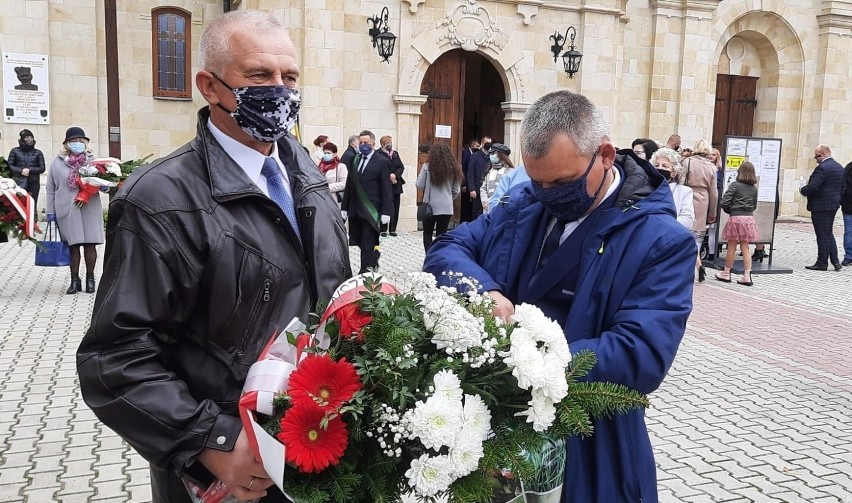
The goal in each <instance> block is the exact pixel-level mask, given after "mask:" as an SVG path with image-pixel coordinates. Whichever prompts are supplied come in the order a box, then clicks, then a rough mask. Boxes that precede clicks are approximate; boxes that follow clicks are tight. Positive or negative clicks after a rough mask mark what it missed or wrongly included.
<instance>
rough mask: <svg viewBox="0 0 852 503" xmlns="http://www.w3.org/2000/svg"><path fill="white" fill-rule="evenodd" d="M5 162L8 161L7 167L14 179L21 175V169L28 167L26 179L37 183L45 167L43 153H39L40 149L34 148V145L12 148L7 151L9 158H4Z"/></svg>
mask: <svg viewBox="0 0 852 503" xmlns="http://www.w3.org/2000/svg"><path fill="white" fill-rule="evenodd" d="M18 143H20V142H18ZM6 162H8V163H9V169H10V170H12V175H13V176H14V177H15V178H16V179H17V178H22V177H23V176H22V175H21V171H23V169H24V168H30V174H29V176H28V177H27V179H28V180H30V181H32V182H33V183H38V181H39V176H40V175H41V174H42V173H44V169H45V166H44V154H42V153H41V150H39V149H37V148H35V145H33V147H32V148H30V149H26V150H25V149H24V148H23V147H20V146H19V147H15V148H13V149H12V150H11V151H10V152H9V158H8V159H6Z"/></svg>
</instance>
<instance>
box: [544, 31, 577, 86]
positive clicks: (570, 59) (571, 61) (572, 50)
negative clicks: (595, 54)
mask: <svg viewBox="0 0 852 503" xmlns="http://www.w3.org/2000/svg"><path fill="white" fill-rule="evenodd" d="M569 33H570V37H571V45H569V46H568V50H567V51H565V53H564V54H562V63H563V64H564V65H565V73H566V74H568V78H569V79H573V78H574V74H575V73H577V72H579V71H580V61H581V60H582V59H583V55H582V54H580V51H578V50H577V48H576V47H575V46H574V38H575V37H576V36H577V30H576V29H574V27H573V26H569V27H568V29H567V30H565V35H562V34H561V33H559V32H558V31H557V32H554V33H553V35H551V36H550V39H551V40H553V45H551V46H550V50H551V52H553V61H556V59H557V58H558V57H559V53H560V52H562V48H563V47H565V41H566V40H567V39H568V37H569Z"/></svg>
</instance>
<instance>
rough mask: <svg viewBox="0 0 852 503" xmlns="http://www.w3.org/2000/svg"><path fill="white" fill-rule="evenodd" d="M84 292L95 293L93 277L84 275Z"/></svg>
mask: <svg viewBox="0 0 852 503" xmlns="http://www.w3.org/2000/svg"><path fill="white" fill-rule="evenodd" d="M86 293H95V277H94V276H92V277H89V276H86Z"/></svg>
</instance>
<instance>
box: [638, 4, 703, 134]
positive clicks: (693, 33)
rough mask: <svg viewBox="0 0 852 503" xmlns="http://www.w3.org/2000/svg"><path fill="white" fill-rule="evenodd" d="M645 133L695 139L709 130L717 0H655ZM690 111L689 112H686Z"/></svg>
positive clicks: (653, 5)
mask: <svg viewBox="0 0 852 503" xmlns="http://www.w3.org/2000/svg"><path fill="white" fill-rule="evenodd" d="M651 5H652V8H653V16H654V33H653V40H654V52H653V61H652V64H651V82H650V86H649V88H650V91H651V94H650V106H649V121H648V134H649V136H650V137H651V138H656V139H666V138H668V136H669V135H670V134H672V133H674V132H677V133H679V134H680V135H681V136H682V137H684V138H691V139H699V138H706V139H708V140H709V139H710V138H709V137H710V136H712V133H713V113H714V101H713V96H714V95H713V88H714V85H715V77H716V72H715V71H708V69H712V68H715V66H716V61H714V60H712V58H713V57H714V54H713V45H712V44H713V43H714V42H713V41H712V40H711V39H710V38H709V37H708V36H707V35H708V34H709V33H712V31H713V26H712V21H713V12H714V11H715V9H716V8H717V7H718V5H719V2H718V0H679V1H675V0H656V1H652V2H651ZM687 111H688V113H687Z"/></svg>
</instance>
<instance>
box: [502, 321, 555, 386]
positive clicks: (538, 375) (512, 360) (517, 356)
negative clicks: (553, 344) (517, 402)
mask: <svg viewBox="0 0 852 503" xmlns="http://www.w3.org/2000/svg"><path fill="white" fill-rule="evenodd" d="M529 335H530V334H529V331H528V330H526V329H525V328H523V327H518V328H516V329H515V330H513V331H512V335H511V337H510V338H509V342H510V344H509V351H508V353H502V355H501V356H503V357H504V362H505V363H506V365H507V366H509V367H510V368H511V369H512V375H513V376H515V378H516V379H517V380H518V386H519V387H520V388H521V389H530V388H533V389H535V388H539V387H541V386H544V385H545V381H546V376H545V375H544V355H542V354H541V351H540V350H539V348H538V346H537V345H536V342H535V341H534V340H533V339H532V338H531V337H529Z"/></svg>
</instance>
